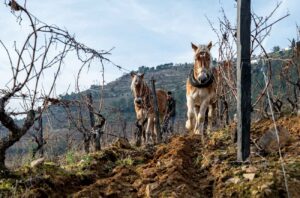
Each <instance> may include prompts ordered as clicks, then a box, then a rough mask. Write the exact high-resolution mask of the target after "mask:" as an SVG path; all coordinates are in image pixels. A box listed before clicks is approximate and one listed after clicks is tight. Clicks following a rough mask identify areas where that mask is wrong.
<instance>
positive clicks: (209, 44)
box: [207, 41, 212, 50]
mask: <svg viewBox="0 0 300 198" xmlns="http://www.w3.org/2000/svg"><path fill="white" fill-rule="evenodd" d="M211 47H212V42H211V41H210V42H209V43H208V45H207V48H208V50H210V49H211Z"/></svg>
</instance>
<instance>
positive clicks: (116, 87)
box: [51, 50, 291, 128]
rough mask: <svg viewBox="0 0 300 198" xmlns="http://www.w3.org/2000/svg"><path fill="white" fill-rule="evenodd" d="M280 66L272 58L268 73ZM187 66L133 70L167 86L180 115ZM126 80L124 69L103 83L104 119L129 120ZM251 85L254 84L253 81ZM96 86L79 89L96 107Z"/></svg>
mask: <svg viewBox="0 0 300 198" xmlns="http://www.w3.org/2000/svg"><path fill="white" fill-rule="evenodd" d="M269 56H270V57H275V58H276V59H278V58H288V57H289V56H291V50H289V51H278V52H274V53H271V54H269ZM252 60H254V61H253V65H252V74H253V77H252V78H253V80H252V82H254V83H255V82H261V83H262V84H263V75H262V72H261V68H262V67H263V65H262V63H261V61H259V60H258V59H256V58H253V59H252ZM213 65H216V62H214V63H213ZM281 66H282V62H280V61H278V60H274V61H273V62H272V70H273V73H272V75H273V76H274V77H275V76H276V75H279V74H278V72H280V68H281ZM191 68H192V64H191V63H185V64H173V63H167V64H162V65H158V66H156V67H146V66H141V67H139V68H138V70H137V71H138V72H141V73H144V74H145V80H146V82H147V83H148V85H149V86H150V79H151V78H152V77H154V79H155V80H156V88H159V89H164V90H166V91H168V90H169V91H172V92H173V93H174V97H175V99H176V101H177V105H176V108H177V117H178V118H179V119H184V118H185V116H186V97H185V83H186V79H187V76H188V74H189V72H190V69H191ZM130 84H131V76H130V74H129V73H127V74H124V75H123V76H121V77H120V78H118V79H116V80H115V81H112V82H110V83H108V84H107V85H105V86H104V93H103V99H104V110H103V111H102V113H103V114H104V116H105V117H106V118H107V119H108V121H110V122H114V121H119V120H120V118H122V119H123V120H126V121H129V122H132V121H133V120H134V119H135V113H134V105H133V97H132V93H131V90H130ZM273 86H274V89H275V92H276V89H279V88H280V86H281V84H280V85H279V84H278V85H277V84H276V83H275V84H274V85H273ZM253 87H255V86H254V85H253ZM100 90H101V87H99V86H96V85H92V86H91V87H90V89H88V90H86V91H83V92H82V93H80V95H86V94H87V93H92V96H93V99H94V105H95V106H96V107H97V106H98V102H99V99H100ZM258 91H259V90H253V98H255V97H256V95H257V94H259V93H258ZM61 98H62V99H66V100H74V99H79V94H78V93H72V94H67V95H64V96H61ZM51 111H52V112H54V114H55V117H56V118H62V117H64V114H65V112H64V110H63V109H62V108H61V107H59V106H58V107H51ZM59 124H60V125H57V127H54V128H60V127H64V126H61V123H59ZM54 125H56V124H54ZM58 126H59V127H58Z"/></svg>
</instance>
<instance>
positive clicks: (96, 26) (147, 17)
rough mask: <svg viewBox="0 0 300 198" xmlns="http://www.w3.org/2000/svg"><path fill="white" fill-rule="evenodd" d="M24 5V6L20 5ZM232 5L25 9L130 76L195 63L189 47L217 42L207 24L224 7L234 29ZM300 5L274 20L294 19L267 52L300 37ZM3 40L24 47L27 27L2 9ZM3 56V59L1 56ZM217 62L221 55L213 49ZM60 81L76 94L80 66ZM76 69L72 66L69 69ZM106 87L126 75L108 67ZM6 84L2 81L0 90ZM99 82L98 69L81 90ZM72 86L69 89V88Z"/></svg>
mask: <svg viewBox="0 0 300 198" xmlns="http://www.w3.org/2000/svg"><path fill="white" fill-rule="evenodd" d="M19 2H23V1H19ZM234 2H235V1H234V0H210V1H208V0H97V1H96V0H94V1H92V0H63V1H53V0H43V1H38V0H30V1H27V9H28V10H29V11H30V12H31V13H32V14H34V15H35V16H37V17H38V18H39V19H41V20H42V21H44V22H46V23H48V24H56V25H58V26H60V27H63V28H66V29H67V30H68V31H69V32H71V33H73V34H75V36H76V38H77V40H79V41H80V42H83V43H85V44H86V45H88V46H90V47H92V48H96V49H104V50H109V49H111V48H112V47H115V49H114V50H113V51H112V55H111V56H110V57H109V58H110V59H111V60H112V61H113V62H115V63H116V64H118V65H121V66H122V67H124V68H127V69H129V70H135V69H137V68H138V67H139V66H141V65H146V66H151V67H152V66H156V65H159V64H163V63H168V62H173V63H185V62H192V60H193V54H192V49H191V47H190V42H191V41H192V42H195V43H208V42H209V41H210V40H212V41H213V42H216V41H217V38H216V35H215V34H214V33H213V32H212V30H211V28H210V27H209V24H208V22H207V20H206V18H205V16H207V17H208V18H209V19H210V20H211V21H212V22H213V23H214V25H216V26H217V25H218V17H221V13H220V8H221V7H223V8H224V9H225V12H226V13H227V16H228V17H229V19H230V20H232V22H233V23H235V21H236V8H235V6H234V5H235V3H234ZM276 3H278V1H276V0H252V9H253V10H254V11H255V12H256V13H257V14H258V15H261V16H265V15H266V14H267V13H269V12H270V11H271V10H272V9H273V8H274V6H275V5H276ZM299 5H300V2H299V0H283V1H282V5H281V7H280V9H279V10H278V12H277V13H276V15H275V16H274V17H273V19H276V18H277V17H279V16H282V15H284V14H286V13H290V16H289V17H288V18H286V19H284V20H283V21H281V22H279V23H278V24H276V25H275V26H274V27H273V29H272V32H271V35H270V37H269V38H268V39H267V40H266V42H265V43H264V45H265V47H266V49H267V50H271V49H272V47H273V46H274V45H279V46H281V47H282V48H284V47H287V46H288V45H289V41H288V39H290V38H292V37H293V36H294V37H295V36H296V28H295V25H296V23H299V19H300V12H299V11H298V10H297V9H298V8H299ZM0 26H1V27H2V28H1V31H0V39H1V40H2V41H3V42H5V43H6V44H7V45H8V46H12V45H13V42H14V40H16V41H21V40H22V38H24V34H22V33H24V32H25V31H26V30H27V29H28V27H26V24H25V23H24V24H22V25H21V26H20V25H18V23H16V18H15V17H14V16H13V15H12V14H11V13H10V10H9V8H7V7H6V6H5V5H4V4H3V3H2V4H0ZM1 50H2V49H0V52H1V53H2V52H3V51H1ZM213 55H214V56H215V57H216V56H217V50H216V49H213ZM65 63H66V65H65V67H64V69H63V71H62V73H61V76H60V78H59V81H58V86H57V93H58V94H60V93H63V92H64V91H65V90H66V89H67V87H68V86H69V85H71V89H70V91H72V90H74V89H73V88H72V82H71V81H74V78H75V75H76V72H77V68H78V67H76V65H73V64H76V61H74V60H72V58H69V60H66V61H65ZM6 64H7V60H6V58H5V56H3V55H0V72H1V76H2V75H4V76H8V75H5V73H6V72H9V70H7V69H6V68H5V67H9V66H8V65H7V66H6ZM70 65H72V66H70ZM105 71H106V72H105V81H106V82H109V81H112V80H114V79H116V78H118V77H120V76H121V75H122V74H123V71H119V70H118V69H116V68H114V67H113V66H112V65H106V67H105ZM5 80H6V79H5V78H4V79H3V78H2V80H0V85H3V82H4V81H5ZM100 81H101V77H100V73H99V67H97V65H96V66H95V67H93V68H92V69H91V70H90V71H89V73H87V72H85V73H84V75H83V76H82V80H81V83H82V89H85V88H89V87H90V85H91V84H95V83H96V84H97V83H99V82H100ZM66 82H70V83H66Z"/></svg>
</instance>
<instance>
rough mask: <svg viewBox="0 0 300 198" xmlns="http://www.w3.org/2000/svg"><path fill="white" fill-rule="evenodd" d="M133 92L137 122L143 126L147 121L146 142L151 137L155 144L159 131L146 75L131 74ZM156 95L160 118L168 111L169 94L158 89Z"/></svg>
mask: <svg viewBox="0 0 300 198" xmlns="http://www.w3.org/2000/svg"><path fill="white" fill-rule="evenodd" d="M131 90H132V93H133V97H134V108H135V113H136V118H137V122H139V123H141V125H143V124H142V123H143V122H144V120H147V127H146V139H145V136H144V141H145V142H149V140H150V136H151V137H152V141H153V142H154V143H155V141H156V135H157V131H156V127H155V125H154V123H155V112H154V101H153V95H152V91H151V89H150V88H149V87H148V86H147V84H146V82H145V81H144V74H140V73H134V72H131ZM156 95H157V102H158V110H159V114H160V117H162V116H163V115H164V114H165V111H166V103H167V93H166V92H165V91H163V90H160V89H158V90H157V91H156ZM143 131H144V130H143Z"/></svg>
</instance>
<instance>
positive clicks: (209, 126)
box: [207, 104, 215, 134]
mask: <svg viewBox="0 0 300 198" xmlns="http://www.w3.org/2000/svg"><path fill="white" fill-rule="evenodd" d="M214 110H215V109H214V106H213V105H212V104H210V105H208V115H207V116H208V124H207V134H210V132H211V131H212V123H213V120H212V119H213V116H214Z"/></svg>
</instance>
